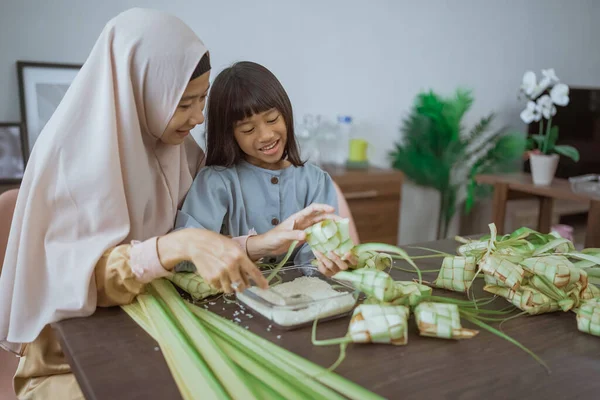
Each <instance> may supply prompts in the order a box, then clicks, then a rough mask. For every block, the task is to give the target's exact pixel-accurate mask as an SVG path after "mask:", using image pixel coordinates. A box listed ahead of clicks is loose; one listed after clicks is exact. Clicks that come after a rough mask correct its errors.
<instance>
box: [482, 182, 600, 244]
mask: <svg viewBox="0 0 600 400" xmlns="http://www.w3.org/2000/svg"><path fill="white" fill-rule="evenodd" d="M475 180H476V181H477V183H479V184H488V185H493V186H494V200H493V206H492V207H493V208H492V221H493V222H494V224H496V228H497V229H498V233H499V234H503V233H506V232H504V221H505V217H506V203H507V202H508V200H513V199H522V198H529V197H537V198H538V199H539V202H540V206H539V207H540V211H539V217H538V227H537V230H538V231H539V232H543V233H548V232H549V231H550V224H551V221H552V205H553V201H554V200H555V199H562V200H572V201H578V202H583V203H588V204H589V211H588V218H587V230H586V237H585V247H600V198H594V197H592V196H590V195H587V194H584V193H575V192H573V191H572V190H571V184H570V183H569V181H568V180H566V179H560V178H555V179H554V181H553V182H552V184H551V185H549V186H536V185H534V184H533V182H532V180H531V175H529V174H523V173H520V174H507V175H478V176H476V177H475Z"/></svg>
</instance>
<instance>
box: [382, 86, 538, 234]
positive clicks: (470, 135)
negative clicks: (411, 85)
mask: <svg viewBox="0 0 600 400" xmlns="http://www.w3.org/2000/svg"><path fill="white" fill-rule="evenodd" d="M473 101H474V100H473V96H472V95H471V92H470V91H468V90H463V89H458V90H457V91H456V93H455V95H454V96H453V97H451V98H443V97H441V96H439V95H438V94H436V93H434V92H432V91H430V92H423V93H420V94H418V95H417V97H416V100H415V103H414V106H413V108H412V110H411V111H410V113H409V115H408V116H407V117H406V118H405V119H404V120H403V123H402V126H401V129H400V131H401V134H402V135H401V140H400V141H398V142H396V143H395V144H394V149H393V150H392V151H390V152H389V158H390V161H391V164H392V166H393V168H396V169H399V170H402V171H403V172H404V173H405V175H406V176H407V178H408V179H409V180H410V181H412V182H413V183H415V184H416V185H419V186H422V187H428V188H433V189H435V190H436V191H438V192H439V194H440V199H441V200H440V203H439V214H438V222H437V238H438V239H441V238H445V237H447V234H448V228H449V224H450V222H451V220H452V217H453V216H454V215H455V213H456V210H457V206H458V204H462V203H463V202H464V204H465V210H466V212H469V211H470V209H471V207H472V206H473V204H474V202H475V201H476V199H477V198H478V197H480V196H483V195H485V194H486V193H488V190H489V188H486V187H480V186H478V185H477V184H476V182H475V176H476V175H477V174H481V173H492V172H507V171H510V170H512V169H516V168H518V164H519V161H520V160H521V159H522V157H523V153H524V152H525V145H526V140H525V136H524V135H523V134H522V133H509V132H507V130H506V128H500V129H497V130H491V127H492V124H493V120H494V114H493V113H491V114H490V115H488V116H486V117H484V118H482V119H481V120H480V121H479V123H478V124H476V125H475V126H474V127H473V128H472V129H471V130H469V131H467V130H466V129H465V127H464V126H463V124H462V119H463V117H464V115H465V114H466V113H467V111H468V110H469V109H470V108H471V106H472V104H473Z"/></svg>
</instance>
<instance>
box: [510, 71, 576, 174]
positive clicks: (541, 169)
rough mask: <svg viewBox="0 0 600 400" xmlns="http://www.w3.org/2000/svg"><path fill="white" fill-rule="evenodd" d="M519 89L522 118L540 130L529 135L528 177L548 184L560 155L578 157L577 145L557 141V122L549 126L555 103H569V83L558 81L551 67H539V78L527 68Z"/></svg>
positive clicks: (563, 104) (554, 111)
mask: <svg viewBox="0 0 600 400" xmlns="http://www.w3.org/2000/svg"><path fill="white" fill-rule="evenodd" d="M520 93H521V94H522V95H523V96H524V97H525V98H526V99H527V105H526V107H525V110H523V112H521V119H522V120H523V122H525V123H526V124H531V123H534V122H539V133H538V134H537V135H532V136H531V137H530V138H529V141H528V147H527V148H528V150H530V155H529V162H530V165H531V177H532V180H533V183H534V184H535V185H540V186H547V185H550V184H551V183H552V180H553V179H554V175H555V174H556V168H557V167H558V162H559V156H560V155H563V156H565V157H569V158H571V159H572V160H573V161H575V162H578V161H579V152H578V151H577V149H575V148H574V147H572V146H566V145H557V144H556V142H557V140H558V126H556V125H555V126H552V117H553V116H555V115H556V112H557V110H556V106H559V107H565V106H567V105H568V104H569V86H567V85H566V84H564V83H561V82H560V81H559V79H558V77H557V76H556V73H555V72H554V69H552V68H550V69H545V70H542V79H541V80H540V81H539V82H537V78H536V75H535V72H533V71H527V72H525V74H524V75H523V83H522V84H521V88H520Z"/></svg>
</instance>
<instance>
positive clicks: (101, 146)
mask: <svg viewBox="0 0 600 400" xmlns="http://www.w3.org/2000/svg"><path fill="white" fill-rule="evenodd" d="M209 77H210V61H209V57H208V52H207V49H206V47H205V46H204V44H203V43H202V41H201V40H200V39H199V38H198V37H197V36H196V34H195V33H194V32H193V31H192V30H191V29H190V28H189V27H188V26H187V25H185V24H184V23H183V22H182V21H181V20H180V19H178V18H176V17H174V16H172V15H169V14H165V13H162V12H158V11H154V10H144V9H132V10H129V11H126V12H124V13H122V14H120V15H119V16H117V17H116V18H114V19H113V20H111V21H110V22H109V23H108V24H107V25H106V27H105V28H104V30H103V31H102V34H101V35H100V37H99V39H98V40H97V42H96V45H95V46H94V48H93V49H92V51H91V53H90V55H89V57H88V59H87V61H86V62H85V64H84V65H83V67H82V69H81V71H80V72H79V74H78V75H77V77H76V79H75V80H74V81H73V83H72V84H71V86H70V88H69V90H68V91H67V93H66V94H65V96H64V99H63V100H62V102H61V103H60V105H59V107H58V108H57V110H56V111H55V113H54V114H53V115H52V118H51V119H50V120H49V121H48V123H47V125H46V126H45V127H44V129H43V131H42V133H41V135H40V136H39V138H38V139H37V141H36V144H35V146H34V149H33V152H32V154H31V157H30V159H29V162H28V165H27V169H26V171H25V176H24V177H23V181H22V184H21V187H20V190H19V194H18V198H17V203H16V208H15V212H14V217H13V221H12V226H11V230H10V236H9V239H8V245H7V250H6V257H5V260H4V265H3V268H2V274H1V276H0V344H1V345H2V346H3V347H4V348H7V349H10V350H12V351H14V352H17V353H18V354H20V355H21V356H22V357H21V358H20V361H19V367H18V370H17V373H16V375H15V379H14V387H15V390H16V392H17V394H18V396H19V398H22V399H67V400H68V399H75V398H77V399H79V398H83V395H82V394H81V392H80V390H79V386H78V385H77V382H76V380H75V378H74V376H73V374H72V373H71V371H70V368H69V365H68V364H67V362H66V360H65V358H64V355H63V353H62V351H61V348H60V345H59V343H58V341H57V339H56V337H55V336H54V334H53V331H52V328H51V326H50V324H51V323H53V322H55V321H60V320H63V319H67V318H75V317H85V316H88V315H90V314H92V313H93V312H94V310H95V309H96V307H98V306H99V307H107V306H115V305H123V304H128V303H130V302H131V301H133V299H134V298H135V296H136V295H137V294H139V293H140V292H142V291H143V289H144V285H145V284H146V283H148V282H150V281H151V280H153V279H155V278H157V277H162V276H165V275H166V274H168V273H169V272H168V271H169V270H172V269H173V268H174V266H175V265H176V264H178V263H179V262H181V261H183V260H190V261H193V262H194V264H195V265H196V266H197V267H198V273H199V274H200V275H201V276H202V277H203V278H204V279H205V280H207V281H208V282H211V283H212V284H213V285H215V286H217V287H220V286H222V282H225V281H226V282H230V281H232V280H234V281H235V280H239V279H240V276H246V275H249V276H252V277H253V279H254V280H255V281H256V282H257V283H258V285H259V286H261V287H266V286H267V283H266V280H265V279H264V278H263V277H262V274H261V273H260V271H259V270H258V269H257V268H256V266H255V265H254V263H252V261H251V260H250V259H249V258H248V257H247V255H246V252H245V251H244V250H243V248H242V247H240V245H238V244H237V243H236V242H235V241H233V240H231V239H229V238H226V237H224V236H222V235H219V234H217V233H214V232H210V231H206V230H201V229H184V230H180V231H177V232H169V231H170V230H171V229H172V227H173V223H174V221H175V215H176V213H177V209H178V207H179V206H180V205H181V203H182V202H183V199H184V197H185V195H186V193H187V191H188V189H189V187H190V185H191V183H192V176H193V175H195V174H196V173H197V171H198V168H199V167H200V166H201V160H202V159H203V155H202V152H201V151H200V148H199V147H198V146H197V145H196V144H195V143H194V141H193V140H192V139H191V138H190V135H189V131H190V130H191V129H193V128H194V126H196V125H197V124H201V123H202V122H203V121H204V115H203V108H204V103H205V99H206V93H207V91H208V86H209ZM192 174H193V175H192ZM332 211H333V207H330V206H322V205H313V206H311V207H310V208H308V209H306V210H303V211H301V212H299V213H297V214H296V215H294V216H293V217H292V218H293V219H296V220H297V221H299V222H298V223H297V228H298V230H297V231H293V230H287V231H285V229H279V230H275V229H273V230H271V231H269V232H266V233H265V234H264V235H263V236H262V237H261V239H260V240H259V242H258V243H263V244H265V246H266V247H265V248H262V249H261V248H259V247H256V246H254V247H253V248H252V252H253V254H255V256H263V255H265V254H269V253H270V252H271V248H272V247H278V246H286V245H288V246H289V244H290V243H291V240H293V239H302V238H303V237H304V236H303V235H304V234H303V232H302V231H301V229H302V227H303V226H309V225H311V224H313V223H315V221H319V220H322V219H323V218H325V217H326V214H327V213H330V212H332ZM0 221H1V222H5V220H3V219H0ZM283 231H285V232H283ZM238 239H240V240H238V242H239V243H241V244H242V245H243V243H244V238H238ZM254 244H255V245H256V242H255V243H254ZM225 290H226V291H227V290H228V289H225ZM115 362H118V360H115ZM131 390H135V388H131ZM122 397H124V398H130V397H135V396H134V395H133V394H131V393H129V394H128V393H123V396H122Z"/></svg>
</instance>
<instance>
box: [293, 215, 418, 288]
mask: <svg viewBox="0 0 600 400" xmlns="http://www.w3.org/2000/svg"><path fill="white" fill-rule="evenodd" d="M349 223H350V221H349V219H347V218H346V219H342V220H340V221H334V220H330V219H328V220H325V221H321V222H318V223H316V224H314V225H312V226H310V227H308V228H306V229H305V230H304V231H305V232H306V242H307V243H308V245H309V246H310V247H311V249H313V250H316V251H318V252H320V253H323V254H325V255H327V253H329V252H332V253H334V254H336V255H337V256H339V257H343V256H344V255H346V254H348V253H352V254H353V255H354V256H356V257H357V258H358V265H357V266H356V268H359V269H360V268H375V269H378V270H384V269H386V268H388V267H391V265H392V255H394V256H397V257H399V258H401V259H404V260H405V261H406V262H408V263H409V264H410V265H411V266H412V267H413V268H414V269H415V271H416V272H417V275H418V276H419V283H420V282H421V271H420V270H419V268H417V265H416V264H415V263H414V261H413V260H412V259H411V258H410V257H409V256H408V254H407V253H406V251H404V250H402V249H401V248H399V247H397V246H393V245H390V244H386V243H363V244H358V245H355V244H354V242H352V239H351V238H350V232H349Z"/></svg>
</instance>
